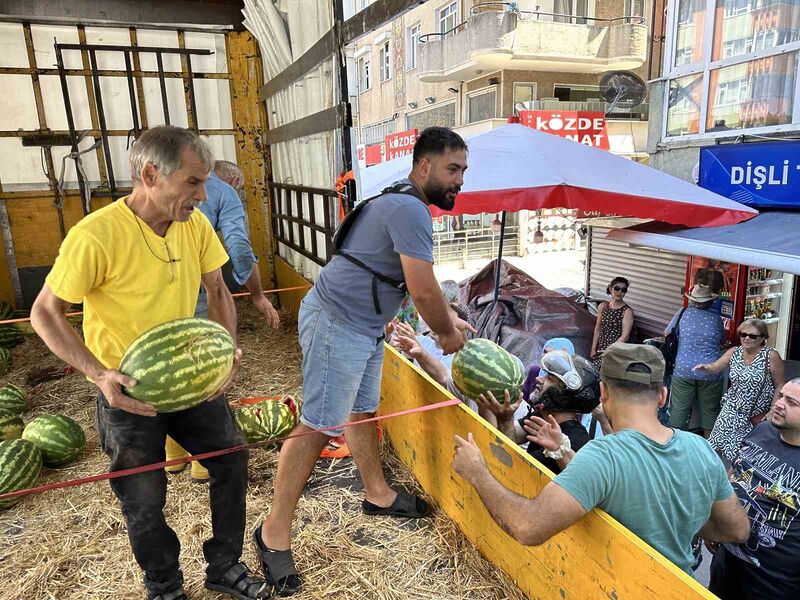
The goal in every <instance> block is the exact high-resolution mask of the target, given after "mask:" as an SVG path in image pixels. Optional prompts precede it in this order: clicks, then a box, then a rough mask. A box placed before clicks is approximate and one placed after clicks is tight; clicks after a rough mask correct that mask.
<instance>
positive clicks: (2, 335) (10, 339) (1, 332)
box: [0, 325, 24, 348]
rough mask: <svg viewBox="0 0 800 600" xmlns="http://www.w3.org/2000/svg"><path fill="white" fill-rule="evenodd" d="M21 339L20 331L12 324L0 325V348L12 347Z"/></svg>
mask: <svg viewBox="0 0 800 600" xmlns="http://www.w3.org/2000/svg"><path fill="white" fill-rule="evenodd" d="M23 339H24V338H23V336H22V333H21V332H20V331H19V329H17V328H16V327H14V326H13V325H0V348H14V347H15V346H18V345H19V344H20V343H21V342H22V340H23Z"/></svg>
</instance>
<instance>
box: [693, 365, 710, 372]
mask: <svg viewBox="0 0 800 600" xmlns="http://www.w3.org/2000/svg"><path fill="white" fill-rule="evenodd" d="M692 371H700V372H702V373H711V372H712V371H711V365H695V366H694V367H692Z"/></svg>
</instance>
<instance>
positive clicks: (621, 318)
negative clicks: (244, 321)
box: [591, 277, 633, 370]
mask: <svg viewBox="0 0 800 600" xmlns="http://www.w3.org/2000/svg"><path fill="white" fill-rule="evenodd" d="M629 285H630V284H629V283H628V280H627V279H625V278H624V277H614V279H612V280H611V283H610V284H608V287H607V288H606V292H607V293H608V294H609V295H610V296H611V300H609V301H608V302H603V303H602V304H601V305H600V306H599V307H598V308H597V321H596V323H595V326H594V336H593V337H592V353H591V357H592V362H593V363H594V366H595V368H597V370H600V367H601V366H602V365H603V351H604V350H605V349H606V348H608V347H609V346H610V345H611V344H614V343H616V342H627V341H628V338H629V337H630V335H631V331H632V330H633V310H632V309H631V307H630V306H628V305H627V304H625V294H627V293H628V287H629Z"/></svg>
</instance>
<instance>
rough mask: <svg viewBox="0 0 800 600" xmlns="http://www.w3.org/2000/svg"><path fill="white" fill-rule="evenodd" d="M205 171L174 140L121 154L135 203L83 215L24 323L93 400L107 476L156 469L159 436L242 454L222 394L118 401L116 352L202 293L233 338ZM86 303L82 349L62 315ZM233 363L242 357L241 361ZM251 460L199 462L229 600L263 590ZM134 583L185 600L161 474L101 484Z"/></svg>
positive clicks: (181, 141)
mask: <svg viewBox="0 0 800 600" xmlns="http://www.w3.org/2000/svg"><path fill="white" fill-rule="evenodd" d="M213 164H214V161H213V158H212V156H211V151H210V150H209V148H208V146H206V144H205V143H204V142H203V141H202V140H201V139H200V138H199V137H197V135H195V134H194V133H192V132H190V131H188V130H186V129H181V128H178V127H168V126H167V127H156V128H154V129H150V130H149V131H147V132H145V133H144V134H143V135H142V136H141V137H140V138H139V139H138V140H137V141H136V142H135V143H134V145H133V149H132V150H131V155H130V167H131V179H132V180H133V184H134V187H133V191H132V192H131V195H130V196H127V197H125V198H120V199H119V200H117V201H116V202H114V203H113V204H111V205H110V206H107V207H105V208H103V209H101V210H98V211H97V212H95V213H92V214H91V215H89V216H88V217H86V218H85V219H83V220H82V221H81V222H80V223H78V224H77V225H76V226H75V227H73V228H72V229H71V230H70V231H69V234H68V235H67V237H66V239H65V240H64V243H63V244H62V245H61V249H60V250H59V254H58V258H57V259H56V262H55V265H54V266H53V270H52V271H51V272H50V274H49V275H48V277H47V280H46V281H45V286H44V287H43V289H42V291H41V293H40V294H39V297H38V298H37V299H36V302H35V303H34V306H33V309H32V311H31V321H32V324H33V327H34V329H35V330H36V332H37V333H38V334H39V335H40V336H41V338H42V339H43V340H44V341H45V343H46V344H47V346H48V347H49V348H50V350H52V351H53V353H55V354H56V355H57V356H58V357H59V358H61V359H62V360H64V361H66V362H67V363H69V364H70V365H72V366H73V367H75V368H76V369H78V370H79V371H81V372H82V373H83V374H85V375H86V376H87V377H88V378H89V379H90V380H91V381H93V382H94V383H95V385H97V387H98V388H99V391H100V393H99V396H98V398H97V425H98V429H99V433H100V445H101V447H102V448H103V450H104V451H105V452H106V454H108V456H109V458H110V459H111V465H110V469H111V470H112V471H117V470H121V469H128V468H132V467H138V466H142V465H146V464H151V463H154V462H159V461H162V460H164V442H165V440H166V437H167V435H170V436H172V437H173V438H175V439H176V440H177V441H178V442H179V443H180V444H181V445H182V446H184V447H185V448H186V449H187V450H189V451H190V452H192V453H193V454H197V453H202V452H210V451H213V450H219V449H222V448H229V447H233V446H237V445H239V444H242V443H244V438H243V436H242V434H241V432H240V431H239V430H238V428H237V427H236V425H235V423H234V421H233V417H232V413H231V410H230V408H229V407H228V404H227V402H226V401H225V397H224V396H223V394H222V392H223V391H224V389H223V390H220V391H219V393H217V394H214V396H213V397H212V398H211V399H209V401H207V402H204V403H202V404H200V405H199V406H196V407H194V408H190V409H187V410H183V411H179V412H175V413H165V414H157V413H156V411H155V408H154V407H153V406H152V405H150V404H145V403H143V402H139V401H138V400H135V399H133V398H131V397H129V396H126V395H125V394H124V393H123V391H122V387H123V386H131V385H134V384H135V383H136V382H135V381H134V380H132V379H131V378H130V377H126V376H125V375H123V374H122V373H120V372H119V371H118V370H117V368H118V367H119V363H120V359H121V358H122V355H123V353H124V352H125V349H126V348H127V347H128V346H129V344H130V343H131V342H132V341H133V340H135V339H136V338H137V337H138V336H139V335H141V334H142V333H144V332H145V331H147V330H148V329H150V328H152V327H154V326H156V325H160V324H162V323H165V322H167V321H171V320H173V319H178V318H183V317H191V316H193V315H194V309H195V304H196V302H197V289H198V288H199V286H200V284H201V282H202V284H203V286H204V287H205V289H206V291H207V293H208V314H209V318H211V319H212V320H214V321H217V322H218V323H220V324H222V325H223V326H224V327H225V328H226V329H227V330H228V331H229V332H230V333H231V335H232V336H233V337H234V339H235V337H236V309H235V307H234V304H233V298H232V297H231V295H230V292H229V291H228V289H227V287H225V284H224V283H223V280H222V275H221V272H220V267H221V266H222V265H223V264H224V263H225V262H226V261H227V255H226V254H225V250H224V249H223V247H222V245H221V244H220V242H219V240H218V238H217V236H216V235H215V233H214V231H213V229H212V228H211V225H210V224H209V222H208V219H206V217H205V216H203V215H202V214H201V213H200V211H198V210H196V207H197V206H198V205H199V204H200V203H201V202H203V201H204V200H205V198H206V193H205V185H204V184H205V181H206V179H208V176H209V172H210V171H211V168H212V166H213ZM78 302H83V307H84V318H83V330H84V338H85V341H84V340H82V339H81V338H80V336H79V335H78V333H77V332H76V331H75V330H74V329H73V328H72V327H71V326H70V325H69V323H68V322H67V320H66V317H65V316H64V313H65V312H66V311H67V310H68V309H69V307H70V305H71V304H75V303H78ZM236 352H237V357H236V362H237V363H238V357H239V355H240V351H239V350H237V351H236ZM247 458H248V454H247V452H238V453H234V454H229V455H226V456H220V457H217V458H213V459H209V460H205V461H203V464H204V466H205V467H206V468H208V470H209V472H210V473H211V489H210V498H211V518H212V526H213V536H212V538H211V539H210V540H208V541H206V543H205V544H204V545H203V553H204V554H205V558H206V561H207V562H208V567H207V569H206V582H205V585H206V587H207V588H208V589H212V590H215V591H220V592H224V593H227V594H229V595H230V596H232V597H235V598H240V599H241V598H254V599H256V598H269V597H271V589H270V586H268V585H267V584H266V583H265V582H264V580H263V579H261V578H260V577H255V576H253V575H252V574H251V573H250V572H249V570H248V569H247V567H246V566H245V565H244V564H243V563H242V562H241V561H240V558H241V554H242V545H243V542H244V526H245V492H246V488H247ZM111 487H112V489H113V491H114V493H115V494H116V496H117V498H118V499H119V501H120V504H121V505H122V512H123V514H124V516H125V519H126V521H127V524H128V535H129V538H130V543H131V548H132V550H133V554H134V556H135V557H136V560H137V562H138V563H139V566H140V567H141V568H142V570H143V571H144V584H145V587H146V588H147V597H148V599H149V600H186V599H187V596H186V594H185V593H184V591H183V574H182V572H181V570H180V566H179V564H178V555H179V552H180V544H179V542H178V538H177V536H176V535H175V532H174V531H173V530H172V529H170V527H169V526H168V525H167V523H166V521H165V519H164V514H163V508H164V504H165V502H166V494H167V481H166V474H165V473H164V471H163V470H161V469H159V470H157V471H148V472H145V473H139V474H137V475H129V476H127V477H120V478H117V479H113V480H111Z"/></svg>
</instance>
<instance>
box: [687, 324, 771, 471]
mask: <svg viewBox="0 0 800 600" xmlns="http://www.w3.org/2000/svg"><path fill="white" fill-rule="evenodd" d="M737 332H738V333H739V339H740V340H741V346H738V347H736V348H731V349H730V350H728V351H727V352H725V354H723V355H722V357H721V358H720V359H719V360H717V361H716V362H713V363H711V364H705V365H697V366H696V367H695V370H696V371H702V372H705V373H721V372H722V371H724V370H725V368H726V367H730V387H729V388H728V391H727V392H725V395H724V396H723V397H722V410H721V411H720V413H719V417H717V422H716V423H715V424H714V428H713V429H712V431H711V436H710V437H709V439H708V441H709V443H710V444H711V447H712V448H714V450H716V451H717V453H718V454H719V455H720V456H722V458H723V459H725V460H727V461H731V462H732V461H733V460H734V459H735V458H736V455H737V454H738V453H739V446H740V445H741V443H742V440H743V439H744V438H745V437H746V436H747V435H748V434H749V433H750V432H751V431H752V430H753V427H755V426H756V425H757V424H758V423H760V422H761V421H762V420H763V419H764V416H765V415H766V413H767V412H768V411H769V409H770V406H772V403H773V401H774V400H775V399H776V398H777V396H778V392H779V390H780V389H781V388H782V387H783V384H784V383H785V381H784V380H785V375H784V370H783V360H782V359H781V357H780V354H778V352H777V351H776V350H775V349H774V348H770V347H769V346H767V339H768V338H769V334H768V332H767V324H766V323H764V321H762V320H761V319H748V320H747V321H744V322H743V323H742V324H741V325H739V328H738V329H737Z"/></svg>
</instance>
